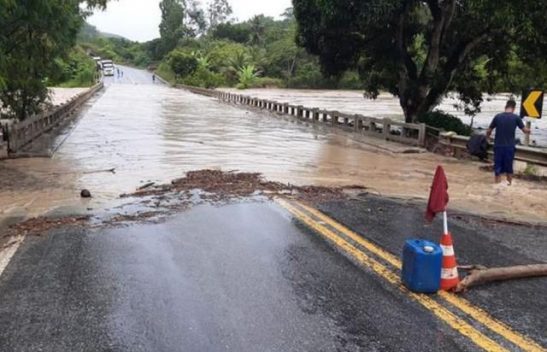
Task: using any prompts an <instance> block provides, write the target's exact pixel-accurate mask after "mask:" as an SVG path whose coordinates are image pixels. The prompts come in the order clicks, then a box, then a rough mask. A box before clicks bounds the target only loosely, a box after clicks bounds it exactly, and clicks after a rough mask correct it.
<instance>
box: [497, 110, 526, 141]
mask: <svg viewBox="0 0 547 352" xmlns="http://www.w3.org/2000/svg"><path fill="white" fill-rule="evenodd" d="M517 127H518V128H520V129H523V128H524V123H523V122H522V119H521V118H520V117H519V116H518V115H515V114H512V113H510V112H503V113H501V114H497V115H496V117H494V119H493V120H492V123H490V129H495V130H496V138H495V140H494V146H496V147H510V146H514V145H515V144H516V143H515V130H516V129H517Z"/></svg>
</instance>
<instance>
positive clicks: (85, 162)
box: [0, 84, 547, 220]
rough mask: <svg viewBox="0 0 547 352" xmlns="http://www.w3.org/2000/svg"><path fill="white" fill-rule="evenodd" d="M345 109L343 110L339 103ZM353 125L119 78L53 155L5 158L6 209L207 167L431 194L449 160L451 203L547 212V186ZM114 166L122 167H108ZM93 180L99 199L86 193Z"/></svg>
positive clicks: (40, 209)
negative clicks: (373, 139) (367, 141)
mask: <svg viewBox="0 0 547 352" xmlns="http://www.w3.org/2000/svg"><path fill="white" fill-rule="evenodd" d="M340 110H342V109H340ZM349 136H350V135H348V134H346V133H345V132H341V131H335V130H329V129H323V128H320V127H317V126H316V127H311V126H307V125H303V124H301V123H297V122H295V121H292V120H290V119H286V118H280V117H273V116H272V115H269V114H265V113H261V112H250V111H246V110H243V109H239V108H236V107H232V106H229V105H224V104H220V103H218V102H216V101H214V100H212V99H210V98H206V97H202V96H197V95H193V94H191V93H188V92H185V91H181V90H175V89H169V88H165V87H161V86H153V85H116V84H114V85H112V86H110V87H109V88H108V89H107V91H106V92H105V93H104V94H103V95H102V96H101V97H100V98H99V99H98V100H97V101H96V102H95V104H94V105H93V106H92V107H91V108H90V109H89V110H87V111H86V112H85V116H84V118H82V119H81V121H80V122H79V124H78V126H77V128H76V129H75V130H74V131H73V132H72V133H71V134H70V136H69V138H68V139H67V140H66V141H65V143H64V144H63V145H62V146H61V148H60V149H59V150H58V152H57V154H56V155H55V156H54V158H53V159H19V160H9V161H4V162H1V163H0V175H2V177H0V189H1V190H2V191H1V192H0V216H7V215H10V214H16V213H25V214H27V215H30V216H36V215H40V214H43V213H45V212H47V211H50V210H52V209H55V208H57V207H76V208H79V209H88V208H92V209H99V208H104V207H110V206H112V202H113V201H114V200H117V199H118V196H119V195H120V194H122V193H130V192H132V191H134V190H135V189H136V188H137V187H139V186H141V185H143V184H145V183H147V182H150V181H152V182H157V183H166V182H169V181H170V180H171V179H174V178H177V177H181V176H183V173H184V172H187V171H191V170H199V169H205V168H210V169H222V170H225V171H229V170H239V171H245V172H260V173H262V174H263V175H264V176H265V177H266V178H267V179H268V180H272V181H280V182H284V183H291V184H297V185H305V184H312V185H325V186H339V185H363V186H366V187H368V188H369V190H370V191H371V192H375V193H378V194H381V195H389V196H400V197H418V198H426V197H427V196H428V193H429V185H430V182H431V179H432V177H433V171H434V170H435V167H436V165H437V164H439V163H442V164H443V165H445V166H446V171H447V174H448V177H449V182H450V195H451V201H452V203H451V205H452V206H455V207H458V208H462V209H467V210H470V211H473V212H476V213H480V214H493V215H497V216H505V217H511V218H522V219H525V220H526V219H527V220H545V219H547V187H546V186H545V185H544V184H543V185H542V184H534V183H530V182H525V181H519V180H517V184H516V185H515V186H514V187H512V188H507V189H503V190H501V191H499V190H496V189H494V188H493V186H492V184H491V181H492V176H491V175H490V174H488V173H485V172H480V171H479V170H478V165H477V164H473V163H464V162H460V161H457V160H454V159H448V158H443V157H440V156H437V155H432V154H428V153H424V154H412V155H408V154H396V153H387V152H382V151H380V150H378V149H375V148H373V147H370V146H367V145H364V144H362V143H358V142H356V141H355V140H354V139H352V138H349ZM111 168H115V169H116V170H115V171H116V173H115V174H113V173H111V172H101V171H102V170H108V169H111ZM83 188H87V189H89V190H90V191H91V193H92V194H93V196H94V198H93V199H91V200H82V199H80V197H79V194H80V190H81V189H83Z"/></svg>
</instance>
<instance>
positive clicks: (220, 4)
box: [207, 0, 233, 29]
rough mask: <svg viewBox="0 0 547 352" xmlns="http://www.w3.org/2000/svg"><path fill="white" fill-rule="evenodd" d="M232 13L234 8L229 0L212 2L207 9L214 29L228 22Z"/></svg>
mask: <svg viewBox="0 0 547 352" xmlns="http://www.w3.org/2000/svg"><path fill="white" fill-rule="evenodd" d="M232 12H233V11H232V6H231V5H230V3H229V2H228V0H211V1H210V2H209V6H208V7H207V13H208V15H209V26H210V27H211V28H213V29H214V28H216V27H217V26H218V25H219V24H221V23H224V22H226V20H228V17H230V15H231V14H232Z"/></svg>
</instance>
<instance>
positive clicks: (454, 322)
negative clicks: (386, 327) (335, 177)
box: [277, 199, 507, 351]
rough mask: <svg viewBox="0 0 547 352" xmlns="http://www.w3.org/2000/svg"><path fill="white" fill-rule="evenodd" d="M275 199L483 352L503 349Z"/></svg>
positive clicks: (303, 215)
mask: <svg viewBox="0 0 547 352" xmlns="http://www.w3.org/2000/svg"><path fill="white" fill-rule="evenodd" d="M277 202H278V203H279V204H281V205H282V206H283V207H284V208H285V209H287V210H288V211H289V212H290V213H292V214H293V215H294V216H295V217H296V218H297V219H298V220H300V221H301V222H302V223H304V224H306V225H307V226H309V227H310V228H312V229H313V230H315V231H316V232H317V233H319V234H321V235H322V236H324V237H325V238H326V239H328V240H329V241H331V242H332V243H334V244H335V245H336V246H338V247H339V248H340V249H342V250H343V251H345V252H346V253H348V254H349V255H351V256H352V257H353V258H354V259H355V260H357V261H358V262H359V263H360V264H362V265H365V266H366V267H368V268H370V269H372V270H373V271H374V272H375V273H376V274H378V275H380V276H381V277H383V278H384V279H385V280H386V281H388V282H389V283H391V284H393V285H394V286H395V287H397V288H398V289H399V290H400V291H402V292H403V293H405V294H406V295H408V296H409V297H411V298H412V299H414V300H415V301H416V302H418V303H420V304H421V305H422V306H424V307H425V308H427V309H428V310H429V311H431V312H432V313H433V314H434V315H436V316H437V317H438V318H440V319H441V320H442V321H444V322H445V323H447V324H448V325H449V326H450V327H452V328H453V329H455V330H456V331H458V332H459V333H460V334H462V335H464V336H466V337H468V338H469V339H470V340H471V341H473V343H475V344H476V345H477V346H479V347H481V348H482V349H484V350H486V351H507V350H506V349H505V348H504V347H502V346H501V345H499V344H498V343H497V342H495V341H494V340H492V339H490V338H489V337H488V336H486V335H484V334H483V333H481V332H480V331H478V330H477V329H475V328H474V327H473V326H471V325H470V324H468V323H467V322H465V321H464V320H462V319H460V318H459V317H457V316H456V315H455V314H454V313H452V312H450V311H449V310H448V309H446V308H444V307H443V306H442V305H440V304H439V303H437V302H436V301H434V300H433V299H431V298H430V297H428V296H426V295H420V294H416V293H413V292H411V291H409V290H408V289H407V288H406V287H404V286H403V285H401V282H400V280H399V276H398V275H397V274H395V273H394V272H393V271H391V270H390V269H388V268H387V267H386V266H384V265H383V264H381V263H380V262H378V261H377V260H375V259H373V258H371V257H369V256H367V255H366V254H365V253H363V252H362V251H360V250H359V249H357V248H356V247H355V246H353V245H352V244H351V243H349V242H347V241H346V240H344V239H343V238H341V237H340V236H338V235H337V234H335V233H334V232H332V231H331V230H329V229H328V228H326V227H324V226H323V225H320V224H318V223H317V222H315V221H314V220H313V219H311V218H310V217H308V216H306V215H305V214H303V213H302V212H300V211H299V210H297V209H296V208H294V207H292V206H291V205H289V204H288V203H287V202H286V201H284V200H281V199H278V200H277Z"/></svg>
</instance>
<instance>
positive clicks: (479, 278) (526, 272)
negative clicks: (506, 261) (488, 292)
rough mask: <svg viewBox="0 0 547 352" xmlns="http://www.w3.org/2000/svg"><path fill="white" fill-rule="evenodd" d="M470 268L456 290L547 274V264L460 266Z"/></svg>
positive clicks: (462, 290)
mask: <svg viewBox="0 0 547 352" xmlns="http://www.w3.org/2000/svg"><path fill="white" fill-rule="evenodd" d="M460 268H461V269H464V270H465V269H470V272H469V275H467V276H466V277H464V278H463V279H462V280H461V281H460V283H459V284H458V286H457V287H456V289H455V291H456V292H465V291H467V290H468V289H469V287H471V286H477V285H480V284H485V283H488V282H493V281H505V280H514V279H523V278H529V277H539V276H547V264H530V265H517V266H510V267H504V268H485V267H483V266H471V267H460Z"/></svg>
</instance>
